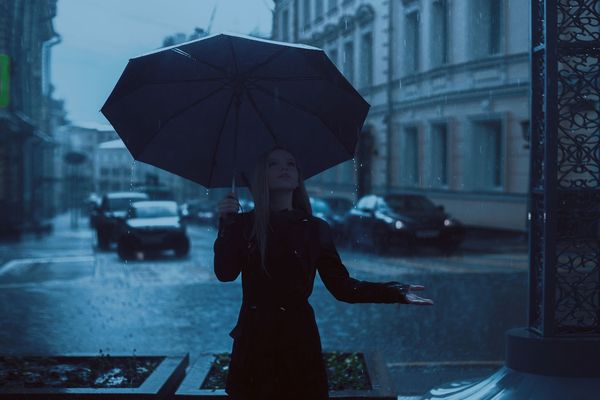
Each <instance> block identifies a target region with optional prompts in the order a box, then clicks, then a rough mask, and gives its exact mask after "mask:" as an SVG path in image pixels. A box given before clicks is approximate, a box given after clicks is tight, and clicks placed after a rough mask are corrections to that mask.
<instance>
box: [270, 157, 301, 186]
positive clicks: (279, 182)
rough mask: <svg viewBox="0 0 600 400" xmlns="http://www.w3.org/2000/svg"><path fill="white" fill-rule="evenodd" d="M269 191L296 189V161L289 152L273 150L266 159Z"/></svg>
mask: <svg viewBox="0 0 600 400" xmlns="http://www.w3.org/2000/svg"><path fill="white" fill-rule="evenodd" d="M267 180H268V182H269V190H294V189H295V188H297V187H298V170H297V169H296V160H295V159H294V156H292V155H291V154H290V153H289V152H287V151H285V150H281V149H277V150H273V151H272V152H271V153H270V154H269V156H268V157H267Z"/></svg>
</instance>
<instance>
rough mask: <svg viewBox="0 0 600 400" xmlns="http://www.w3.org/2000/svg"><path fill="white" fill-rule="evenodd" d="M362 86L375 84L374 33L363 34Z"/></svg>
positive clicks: (361, 55) (361, 45)
mask: <svg viewBox="0 0 600 400" xmlns="http://www.w3.org/2000/svg"><path fill="white" fill-rule="evenodd" d="M360 47H361V49H360V86H361V87H363V88H364V87H369V86H371V85H372V84H373V34H372V33H371V32H369V33H365V34H363V35H362V38H361V43H360Z"/></svg>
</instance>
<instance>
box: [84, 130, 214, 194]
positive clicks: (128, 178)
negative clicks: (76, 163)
mask: <svg viewBox="0 0 600 400" xmlns="http://www.w3.org/2000/svg"><path fill="white" fill-rule="evenodd" d="M113 134H114V135H115V136H116V133H115V132H114V131H113ZM93 160H94V166H93V182H94V191H95V193H97V194H99V195H102V194H104V193H106V192H123V191H124V192H127V191H132V190H136V189H138V188H140V187H153V188H158V187H162V188H166V189H168V190H169V191H170V193H171V194H172V196H173V199H174V200H176V201H177V202H179V203H182V202H186V201H189V200H194V199H199V198H204V197H206V193H205V192H206V190H205V189H203V188H202V187H201V186H200V185H199V184H197V183H194V182H192V181H189V180H187V179H184V178H181V177H179V176H177V175H174V174H172V173H170V172H167V171H164V170H162V169H160V168H156V167H154V166H152V165H149V164H145V163H143V162H137V161H135V160H134V159H133V157H132V156H131V154H130V153H129V150H127V148H126V147H125V144H124V143H123V141H122V140H121V139H116V140H110V141H107V142H103V143H100V144H99V145H98V146H97V148H96V149H95V151H94V155H93Z"/></svg>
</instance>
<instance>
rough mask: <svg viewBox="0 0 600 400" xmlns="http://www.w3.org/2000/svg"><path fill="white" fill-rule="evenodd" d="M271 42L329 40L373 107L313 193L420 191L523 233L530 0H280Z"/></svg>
mask: <svg viewBox="0 0 600 400" xmlns="http://www.w3.org/2000/svg"><path fill="white" fill-rule="evenodd" d="M527 3H528V2H527ZM273 38H274V39H275V40H281V41H290V42H300V43H306V44H311V45H315V46H317V47H320V48H323V49H324V50H325V52H326V53H327V55H328V56H329V57H330V58H331V59H332V61H333V62H334V63H335V64H336V65H337V66H338V68H339V69H340V71H342V73H343V74H344V75H345V76H346V78H347V79H348V80H349V81H350V82H351V83H352V84H353V85H354V86H355V87H356V88H357V89H358V90H359V92H360V93H361V94H362V95H363V96H364V97H365V99H366V100H367V101H368V102H369V103H370V104H371V110H370V112H369V116H368V118H367V121H366V123H365V126H364V130H363V132H362V135H361V138H360V141H359V145H358V150H357V154H356V157H355V158H354V160H352V161H349V162H347V163H344V164H341V165H339V166H337V167H335V168H332V169H330V170H328V171H325V172H324V173H322V174H320V175H319V176H317V177H314V178H312V179H311V180H309V181H308V182H307V185H308V186H309V188H310V190H311V192H312V193H315V194H328V193H332V192H333V193H336V194H338V195H339V194H342V195H345V196H348V197H350V198H353V199H356V197H357V196H359V195H362V194H364V193H369V192H371V193H378V194H385V193H422V194H425V195H427V196H428V197H430V198H431V199H432V200H433V201H434V202H435V203H437V204H439V205H443V206H444V207H445V209H446V210H447V211H448V212H450V213H451V214H452V215H454V216H455V217H457V218H459V219H460V220H462V221H463V222H464V223H466V224H468V225H474V226H482V227H494V228H504V229H515V230H525V227H526V215H527V188H528V176H529V145H528V130H529V100H528V97H529V81H530V77H529V75H530V71H529V65H530V64H529V53H528V52H529V4H523V3H522V2H519V1H518V0H389V1H388V0H279V1H276V2H275V12H274V19H273Z"/></svg>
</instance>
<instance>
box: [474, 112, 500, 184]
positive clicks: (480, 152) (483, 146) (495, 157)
mask: <svg viewBox="0 0 600 400" xmlns="http://www.w3.org/2000/svg"><path fill="white" fill-rule="evenodd" d="M473 134H474V135H473V145H474V148H473V163H472V165H471V172H472V174H473V186H474V187H473V188H474V189H475V190H490V189H499V188H501V187H502V184H503V182H502V180H503V176H502V151H503V150H502V124H501V122H500V121H498V120H496V121H484V122H477V123H475V124H474V130H473Z"/></svg>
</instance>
